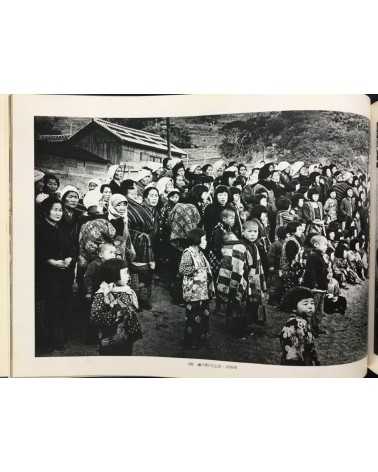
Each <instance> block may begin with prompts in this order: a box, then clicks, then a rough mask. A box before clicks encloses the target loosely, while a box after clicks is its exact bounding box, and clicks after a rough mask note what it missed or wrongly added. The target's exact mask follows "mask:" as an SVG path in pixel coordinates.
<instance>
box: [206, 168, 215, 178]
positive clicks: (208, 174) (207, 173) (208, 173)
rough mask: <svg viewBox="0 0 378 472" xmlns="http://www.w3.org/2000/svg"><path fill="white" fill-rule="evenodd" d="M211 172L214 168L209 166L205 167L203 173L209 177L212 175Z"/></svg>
mask: <svg viewBox="0 0 378 472" xmlns="http://www.w3.org/2000/svg"><path fill="white" fill-rule="evenodd" d="M213 172H214V169H213V166H209V167H208V168H207V169H206V172H205V174H206V175H207V176H209V177H212V176H213Z"/></svg>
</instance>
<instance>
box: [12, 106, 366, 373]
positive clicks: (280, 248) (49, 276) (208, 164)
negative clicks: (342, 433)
mask: <svg viewBox="0 0 378 472" xmlns="http://www.w3.org/2000/svg"><path fill="white" fill-rule="evenodd" d="M368 156H369V120H368V119H367V118H365V117H364V116H361V115H357V114H352V113H344V112H337V111H335V112H334V111H316V110H315V111H300V110H299V111H274V112H255V113H240V114H221V115H199V116H187V117H170V118H166V117H161V118H155V117H154V118H150V117H146V118H127V117H125V118H113V117H111V116H110V117H87V118H83V117H80V118H79V117H74V116H71V117H63V116H35V118H34V189H35V197H34V198H35V205H34V221H35V356H36V357H65V356H67V357H79V356H154V357H169V358H187V359H205V360H206V362H208V363H210V364H211V361H232V362H243V363H255V364H271V365H286V366H328V365H337V364H347V363H351V362H354V361H357V360H360V359H362V358H364V357H366V351H367V321H368V317H367V312H368V269H369V268H368V245H369V197H370V180H369V175H368ZM19 295H20V296H22V294H19Z"/></svg>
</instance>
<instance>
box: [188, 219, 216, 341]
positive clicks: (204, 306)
mask: <svg viewBox="0 0 378 472" xmlns="http://www.w3.org/2000/svg"><path fill="white" fill-rule="evenodd" d="M188 244H189V247H188V248H186V249H185V250H184V252H183V254H182V257H181V262H180V267H179V273H180V274H181V275H182V276H183V281H182V291H183V299H184V302H185V303H186V318H185V337H184V344H185V345H186V346H188V347H190V348H192V349H196V348H198V347H199V346H200V344H201V342H205V341H206V340H207V339H208V337H209V316H210V311H209V301H210V300H211V298H212V297H213V294H214V283H213V278H212V274H211V269H210V265H209V263H208V261H207V259H206V257H205V255H204V253H203V251H204V250H205V249H206V235H205V232H204V231H202V229H199V228H195V229H192V230H191V231H190V232H189V233H188Z"/></svg>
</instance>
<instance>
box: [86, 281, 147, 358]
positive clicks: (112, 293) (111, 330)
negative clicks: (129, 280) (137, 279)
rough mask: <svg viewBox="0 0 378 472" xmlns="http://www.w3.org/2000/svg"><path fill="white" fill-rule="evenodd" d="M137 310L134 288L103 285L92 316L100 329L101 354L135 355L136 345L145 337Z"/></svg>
mask: <svg viewBox="0 0 378 472" xmlns="http://www.w3.org/2000/svg"><path fill="white" fill-rule="evenodd" d="M137 309H138V301H137V298H136V295H135V292H134V291H133V290H132V289H131V288H130V287H127V286H125V287H118V286H115V285H114V284H107V283H106V282H102V284H101V286H100V289H99V290H98V291H97V293H96V294H95V296H94V299H93V302H92V308H91V316H90V317H91V321H92V323H93V324H94V325H95V326H96V327H97V328H98V339H99V353H100V355H105V356H128V355H129V356H130V355H132V349H133V344H134V342H135V341H137V340H138V339H140V338H142V330H141V327H140V324H139V321H138V318H137V315H136V310H137Z"/></svg>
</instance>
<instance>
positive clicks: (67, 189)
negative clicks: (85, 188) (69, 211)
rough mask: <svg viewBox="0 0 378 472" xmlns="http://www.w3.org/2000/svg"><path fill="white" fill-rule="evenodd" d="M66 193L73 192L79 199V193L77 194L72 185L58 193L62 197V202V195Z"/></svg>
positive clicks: (77, 191)
mask: <svg viewBox="0 0 378 472" xmlns="http://www.w3.org/2000/svg"><path fill="white" fill-rule="evenodd" d="M67 192H75V193H77V196H78V197H79V198H80V193H79V190H78V189H77V188H76V187H74V186H73V185H66V186H65V187H64V188H63V189H62V191H61V192H60V194H61V195H62V200H63V198H64V195H65V194H66V193H67Z"/></svg>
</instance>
